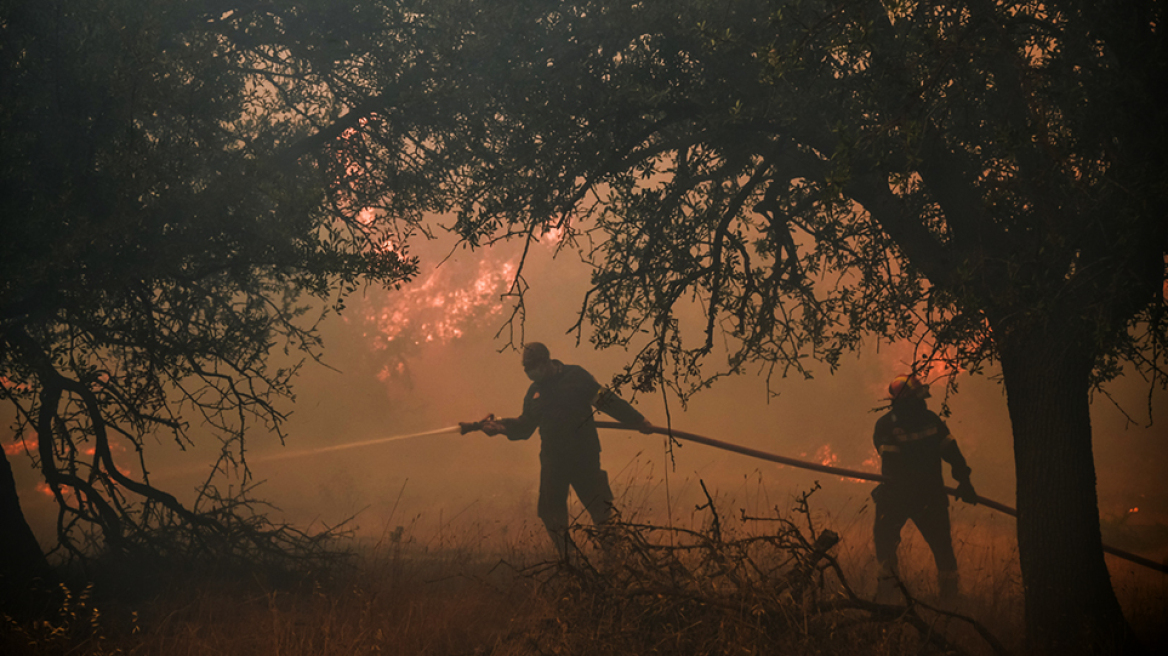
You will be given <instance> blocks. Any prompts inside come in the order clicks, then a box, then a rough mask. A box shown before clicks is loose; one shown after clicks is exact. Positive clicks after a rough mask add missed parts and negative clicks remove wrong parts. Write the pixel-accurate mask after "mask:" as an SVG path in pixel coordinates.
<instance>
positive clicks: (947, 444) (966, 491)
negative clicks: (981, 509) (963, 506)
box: [941, 434, 977, 504]
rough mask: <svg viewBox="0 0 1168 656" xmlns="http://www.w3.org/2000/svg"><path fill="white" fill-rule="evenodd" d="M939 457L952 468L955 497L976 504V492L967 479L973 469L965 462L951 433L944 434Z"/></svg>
mask: <svg viewBox="0 0 1168 656" xmlns="http://www.w3.org/2000/svg"><path fill="white" fill-rule="evenodd" d="M941 458H942V459H943V460H945V462H948V463H949V466H950V467H951V468H952V474H953V480H955V481H957V495H956V496H957V498H958V499H961V500H962V501H964V502H965V503H970V504H977V492H976V491H974V489H973V483H972V482H971V481H970V480H969V477H970V474H971V473H972V472H973V470H971V469H970V468H969V465H968V464H966V462H965V456H964V455H962V453H961V448H960V447H958V446H957V440H955V439H954V438H953V435H952V434H947V435H946V436H945V441H944V443H943V444H942V445H941Z"/></svg>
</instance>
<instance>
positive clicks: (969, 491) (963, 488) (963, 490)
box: [955, 478, 977, 506]
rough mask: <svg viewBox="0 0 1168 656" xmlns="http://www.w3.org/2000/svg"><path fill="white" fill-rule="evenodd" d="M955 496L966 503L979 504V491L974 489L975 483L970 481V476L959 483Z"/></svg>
mask: <svg viewBox="0 0 1168 656" xmlns="http://www.w3.org/2000/svg"><path fill="white" fill-rule="evenodd" d="M955 496H956V497H957V498H958V499H961V500H962V501H964V502H965V503H968V504H972V505H975V506H976V505H977V492H975V491H974V490H973V483H970V482H969V479H968V478H967V479H965V480H964V481H961V482H960V483H958V484H957V494H956V495H955Z"/></svg>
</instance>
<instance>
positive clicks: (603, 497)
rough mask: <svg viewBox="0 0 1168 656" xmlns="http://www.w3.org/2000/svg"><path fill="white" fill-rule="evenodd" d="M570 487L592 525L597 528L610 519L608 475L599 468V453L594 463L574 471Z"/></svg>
mask: <svg viewBox="0 0 1168 656" xmlns="http://www.w3.org/2000/svg"><path fill="white" fill-rule="evenodd" d="M572 487H574V488H575V489H576V496H577V497H579V498H580V503H582V504H584V507H585V508H586V509H587V510H588V514H589V515H590V516H591V517H592V523H593V524H596V525H597V526H599V525H601V524H605V523H607V522H608V520H610V519H612V513H613V510H612V500H613V496H612V487H611V486H609V484H608V473H607V472H605V471H604V470H603V469H601V468H600V454H599V453H598V454H596V460H595V461H591V462H589V463H588V464H587V465H585V466H582V467H580V468H579V469H578V470H577V471H576V475H575V476H573V477H572Z"/></svg>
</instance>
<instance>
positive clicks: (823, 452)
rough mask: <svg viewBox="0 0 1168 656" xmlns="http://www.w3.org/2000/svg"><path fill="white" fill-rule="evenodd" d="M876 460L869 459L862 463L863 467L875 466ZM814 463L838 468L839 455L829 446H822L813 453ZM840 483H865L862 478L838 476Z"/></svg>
mask: <svg viewBox="0 0 1168 656" xmlns="http://www.w3.org/2000/svg"><path fill="white" fill-rule="evenodd" d="M875 460H876V458H875V457H873V458H869V459H868V460H865V461H864V464H865V465H869V464H870V463H871V464H873V465H874V464H875V462H874V461H875ZM815 461H816V462H818V463H819V464H821V465H823V466H825V467H839V466H840V464H839V455H838V454H836V452H835V451H834V450H833V449H832V448H831V445H830V444H824V445H823V446H821V447H819V449H818V450H816V451H815ZM840 480H841V481H851V482H853V483H867V482H868V481H865V480H864V479H862V478H851V477H849V476H840Z"/></svg>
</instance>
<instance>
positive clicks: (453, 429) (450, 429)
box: [253, 426, 465, 462]
mask: <svg viewBox="0 0 1168 656" xmlns="http://www.w3.org/2000/svg"><path fill="white" fill-rule="evenodd" d="M460 432H461V433H465V431H463V430H462V429H461V428H460V427H459V426H447V427H446V428H438V429H436V430H431V431H423V432H421V433H410V434H409V435H394V436H392V437H378V438H374V439H372V440H364V441H362V442H349V443H347V444H333V445H331V446H322V447H317V448H315V449H301V450H299V451H290V452H288V453H276V454H272V455H267V456H262V457H259V458H255V459H254V461H253V462H271V461H273V460H287V459H288V458H300V457H303V456H312V455H317V454H319V453H332V452H333V451H344V450H346V449H356V448H359V447H363V446H373V445H375V444H385V443H387V442H399V441H401V440H412V439H414V438H418V437H431V436H434V435H446V434H450V433H460Z"/></svg>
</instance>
